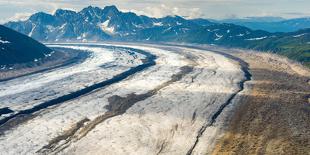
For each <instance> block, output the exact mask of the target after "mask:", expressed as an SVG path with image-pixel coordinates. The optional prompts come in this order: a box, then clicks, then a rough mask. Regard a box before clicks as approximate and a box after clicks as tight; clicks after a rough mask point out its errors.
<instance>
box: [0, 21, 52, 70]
mask: <svg viewBox="0 0 310 155" xmlns="http://www.w3.org/2000/svg"><path fill="white" fill-rule="evenodd" d="M51 52H52V50H51V49H49V48H47V47H45V46H44V45H43V44H41V43H39V42H37V41H35V40H34V39H32V38H30V37H28V36H26V35H23V34H20V33H18V32H16V31H14V30H11V29H9V28H7V27H5V26H2V25H0V67H1V68H2V67H4V66H5V65H12V64H16V63H23V62H29V61H38V59H40V58H43V57H46V56H49V55H50V54H51Z"/></svg>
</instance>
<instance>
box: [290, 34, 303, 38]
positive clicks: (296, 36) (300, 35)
mask: <svg viewBox="0 0 310 155" xmlns="http://www.w3.org/2000/svg"><path fill="white" fill-rule="evenodd" d="M304 35H306V33H303V34H299V35H295V36H293V37H294V38H298V37H302V36H304Z"/></svg>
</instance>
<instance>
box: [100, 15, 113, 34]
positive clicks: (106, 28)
mask: <svg viewBox="0 0 310 155" xmlns="http://www.w3.org/2000/svg"><path fill="white" fill-rule="evenodd" d="M109 23H110V20H109V19H108V20H106V21H105V22H103V23H99V24H98V26H99V27H100V28H101V30H102V31H103V32H107V33H109V34H114V33H115V32H114V30H115V29H114V27H113V26H112V27H109Z"/></svg>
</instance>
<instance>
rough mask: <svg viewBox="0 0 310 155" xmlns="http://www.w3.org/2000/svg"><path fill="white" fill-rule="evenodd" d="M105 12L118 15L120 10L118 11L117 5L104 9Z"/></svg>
mask: <svg viewBox="0 0 310 155" xmlns="http://www.w3.org/2000/svg"><path fill="white" fill-rule="evenodd" d="M103 11H104V12H113V13H118V12H119V10H118V9H117V7H116V6H115V5H111V6H106V7H104V8H103Z"/></svg>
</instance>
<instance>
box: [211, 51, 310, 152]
mask: <svg viewBox="0 0 310 155" xmlns="http://www.w3.org/2000/svg"><path fill="white" fill-rule="evenodd" d="M230 54H232V55H233V56H236V57H238V58H241V59H242V60H244V61H245V62H246V63H248V65H249V66H248V67H249V71H250V74H251V75H252V79H251V80H250V81H248V82H247V83H246V86H245V90H244V91H245V92H244V93H243V94H244V95H243V96H242V97H240V98H239V102H237V104H236V105H237V106H236V108H235V110H234V111H233V113H232V117H231V116H230V117H229V118H228V120H229V121H228V122H230V123H229V125H228V127H227V128H225V129H224V130H226V131H225V132H224V133H225V134H224V135H223V136H222V138H221V139H219V140H217V142H216V145H215V147H214V150H213V152H212V154H238V155H240V154H277V155H278V154H285V155H297V154H300V155H309V154H310V103H309V102H310V100H309V94H310V81H309V78H310V73H309V70H308V69H305V68H304V67H302V66H300V65H298V64H294V63H292V62H290V61H288V60H286V59H284V58H280V57H278V56H275V55H271V54H266V53H251V52H250V53H248V52H242V51H238V52H230Z"/></svg>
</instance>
